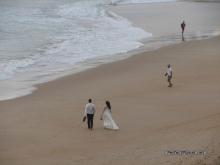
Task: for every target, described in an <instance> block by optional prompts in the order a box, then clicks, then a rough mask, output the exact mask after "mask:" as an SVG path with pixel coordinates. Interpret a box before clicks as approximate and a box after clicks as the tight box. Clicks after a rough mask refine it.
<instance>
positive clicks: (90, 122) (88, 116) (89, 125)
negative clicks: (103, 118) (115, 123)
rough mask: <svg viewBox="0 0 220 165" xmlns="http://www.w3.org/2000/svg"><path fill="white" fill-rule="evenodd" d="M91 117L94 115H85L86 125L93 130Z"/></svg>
mask: <svg viewBox="0 0 220 165" xmlns="http://www.w3.org/2000/svg"><path fill="white" fill-rule="evenodd" d="M93 117H94V114H87V123H88V128H89V129H92V128H93Z"/></svg>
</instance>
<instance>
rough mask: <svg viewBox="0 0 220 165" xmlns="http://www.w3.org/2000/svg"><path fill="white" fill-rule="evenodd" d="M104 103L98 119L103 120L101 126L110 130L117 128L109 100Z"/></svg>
mask: <svg viewBox="0 0 220 165" xmlns="http://www.w3.org/2000/svg"><path fill="white" fill-rule="evenodd" d="M105 104H106V105H105V107H104V109H103V112H102V115H101V118H100V120H103V127H104V128H105V129H110V130H119V127H118V125H117V124H116V123H115V121H114V119H113V117H112V108H111V104H110V101H106V102H105Z"/></svg>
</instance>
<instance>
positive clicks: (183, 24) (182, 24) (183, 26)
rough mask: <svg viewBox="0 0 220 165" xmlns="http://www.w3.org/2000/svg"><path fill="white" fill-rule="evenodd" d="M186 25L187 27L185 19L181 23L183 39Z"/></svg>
mask: <svg viewBox="0 0 220 165" xmlns="http://www.w3.org/2000/svg"><path fill="white" fill-rule="evenodd" d="M185 27H186V24H185V21H183V22H182V23H181V29H182V41H184V34H183V33H184V31H185Z"/></svg>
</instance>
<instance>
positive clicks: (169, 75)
mask: <svg viewBox="0 0 220 165" xmlns="http://www.w3.org/2000/svg"><path fill="white" fill-rule="evenodd" d="M165 76H167V81H168V83H169V85H168V87H172V86H173V84H172V83H171V79H172V77H173V71H172V68H171V65H170V64H168V65H167V72H166V73H165Z"/></svg>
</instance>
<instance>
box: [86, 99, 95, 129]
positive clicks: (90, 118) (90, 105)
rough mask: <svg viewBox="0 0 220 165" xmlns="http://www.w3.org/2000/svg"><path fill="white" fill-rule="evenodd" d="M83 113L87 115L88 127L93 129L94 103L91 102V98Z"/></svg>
mask: <svg viewBox="0 0 220 165" xmlns="http://www.w3.org/2000/svg"><path fill="white" fill-rule="evenodd" d="M85 113H86V115H87V123H88V129H91V130H92V129H93V117H94V115H95V105H94V104H93V103H92V99H89V100H88V103H87V104H86V106H85Z"/></svg>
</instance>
